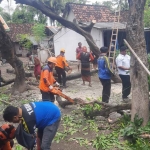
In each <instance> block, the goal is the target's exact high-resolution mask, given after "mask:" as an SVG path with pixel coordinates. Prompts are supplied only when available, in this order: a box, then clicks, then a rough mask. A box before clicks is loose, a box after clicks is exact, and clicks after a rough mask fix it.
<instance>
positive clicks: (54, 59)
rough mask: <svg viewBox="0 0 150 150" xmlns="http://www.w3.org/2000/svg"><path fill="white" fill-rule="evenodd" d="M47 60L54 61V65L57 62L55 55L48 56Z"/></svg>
mask: <svg viewBox="0 0 150 150" xmlns="http://www.w3.org/2000/svg"><path fill="white" fill-rule="evenodd" d="M47 61H48V62H51V63H54V64H55V65H56V64H57V59H56V57H50V58H48V60H47Z"/></svg>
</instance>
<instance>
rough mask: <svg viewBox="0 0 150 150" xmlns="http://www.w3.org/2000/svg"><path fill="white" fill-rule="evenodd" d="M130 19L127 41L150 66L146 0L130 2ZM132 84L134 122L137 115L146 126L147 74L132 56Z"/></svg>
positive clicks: (147, 102) (147, 105)
mask: <svg viewBox="0 0 150 150" xmlns="http://www.w3.org/2000/svg"><path fill="white" fill-rule="evenodd" d="M128 1H129V17H128V23H127V40H128V42H129V43H130V45H131V47H132V48H133V49H134V50H135V52H136V54H137V55H138V56H139V57H140V59H141V60H142V62H143V63H144V64H145V65H146V66H148V63H147V54H146V43H145V38H144V22H143V19H144V6H145V2H146V0H138V1H136V0H128ZM131 84H132V120H133V119H134V116H135V114H137V115H138V116H139V117H140V118H143V119H144V122H143V125H145V124H146V123H147V121H148V119H149V95H148V79H147V73H146V71H145V70H144V69H143V67H142V66H141V65H140V64H139V62H138V61H137V59H136V58H135V57H134V56H133V55H132V54H131Z"/></svg>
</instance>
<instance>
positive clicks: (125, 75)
mask: <svg viewBox="0 0 150 150" xmlns="http://www.w3.org/2000/svg"><path fill="white" fill-rule="evenodd" d="M116 65H117V70H118V74H119V76H120V78H121V80H122V99H123V100H124V102H127V101H129V98H128V95H129V94H130V91H131V82H130V72H129V70H130V56H129V55H127V47H126V46H122V47H121V48H120V54H119V55H118V56H117V58H116Z"/></svg>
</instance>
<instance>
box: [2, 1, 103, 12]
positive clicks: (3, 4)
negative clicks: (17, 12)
mask: <svg viewBox="0 0 150 150" xmlns="http://www.w3.org/2000/svg"><path fill="white" fill-rule="evenodd" d="M10 1H11V5H10V6H11V9H15V6H16V5H15V1H14V0H10ZM88 1H89V4H92V3H94V2H96V1H97V2H103V1H105V0H88ZM0 7H2V8H4V9H6V11H8V2H7V0H3V1H2V2H1V3H0Z"/></svg>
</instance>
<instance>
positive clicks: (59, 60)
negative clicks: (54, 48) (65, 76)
mask: <svg viewBox="0 0 150 150" xmlns="http://www.w3.org/2000/svg"><path fill="white" fill-rule="evenodd" d="M56 59H57V64H56V67H59V68H62V69H64V68H65V67H68V66H69V65H68V64H67V62H66V58H65V56H62V55H58V56H57V57H56Z"/></svg>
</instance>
